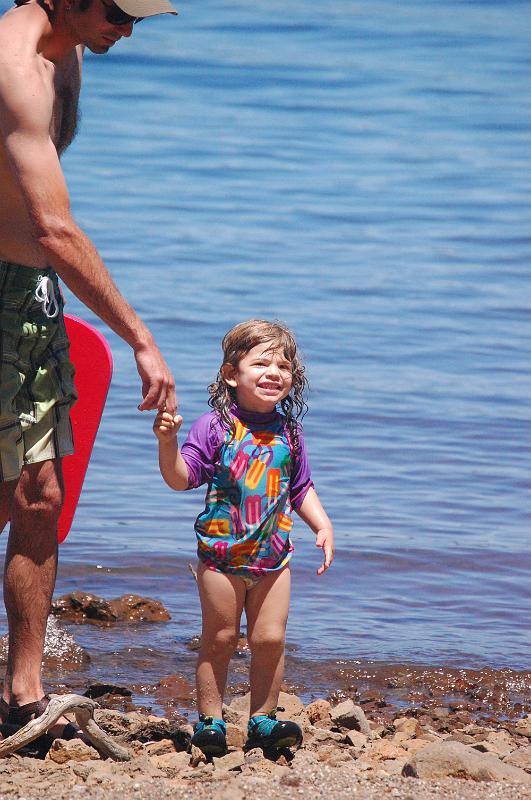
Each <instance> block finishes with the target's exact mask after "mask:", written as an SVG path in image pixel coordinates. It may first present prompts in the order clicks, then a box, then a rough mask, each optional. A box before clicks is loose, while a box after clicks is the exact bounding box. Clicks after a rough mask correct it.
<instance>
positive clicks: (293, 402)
mask: <svg viewBox="0 0 531 800" xmlns="http://www.w3.org/2000/svg"><path fill="white" fill-rule="evenodd" d="M258 344H264V345H267V350H275V351H281V352H282V353H283V355H284V357H285V358H286V359H287V361H289V362H290V364H291V376H292V377H291V380H292V383H291V389H290V391H289V394H288V395H287V396H286V397H285V398H284V399H283V400H281V401H280V407H281V408H282V412H283V414H284V416H285V417H286V426H287V429H288V433H289V437H290V440H291V444H292V447H293V449H294V450H295V451H297V449H298V445H299V428H300V422H298V419H299V417H300V418H301V419H302V417H303V416H304V414H305V413H306V411H307V410H308V406H307V405H306V402H305V400H304V396H303V395H304V392H305V390H306V389H307V388H308V381H307V379H306V375H305V374H304V366H303V364H302V362H301V360H300V357H299V354H298V352H297V342H296V341H295V337H294V335H293V334H292V332H291V331H290V330H289V328H287V327H286V325H284V324H283V323H281V322H276V321H275V322H268V321H267V320H264V319H250V320H248V321H247V322H240V323H239V324H238V325H235V326H234V328H231V330H230V331H229V332H228V333H226V334H225V336H224V337H223V341H222V343H221V347H222V349H223V363H222V365H221V367H220V370H219V372H218V374H217V376H216V379H215V381H214V382H213V383H211V384H210V386H209V387H208V391H209V394H210V397H209V400H208V404H209V405H210V406H211V407H212V408H213V409H214V411H216V413H217V415H218V417H219V418H220V420H221V422H222V423H223V424H224V425H225V426H226V427H227V428H228V430H230V432H231V435H234V433H235V425H234V421H233V418H232V415H231V413H230V408H231V405H232V404H233V403H235V402H236V390H235V389H234V388H233V387H232V386H229V385H228V383H226V382H225V379H224V378H223V375H222V368H223V366H225V364H230V365H231V366H233V367H235V368H237V367H238V364H239V363H240V361H241V360H242V358H245V356H246V355H247V353H248V352H249V351H250V350H252V349H253V347H256V345H258Z"/></svg>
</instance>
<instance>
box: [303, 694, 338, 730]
mask: <svg viewBox="0 0 531 800" xmlns="http://www.w3.org/2000/svg"><path fill="white" fill-rule="evenodd" d="M331 708H332V706H331V704H330V703H329V702H328V700H314V701H313V703H310V704H309V705H307V706H306V713H307V714H308V719H309V720H310V722H311V723H312V725H315V723H316V722H318V721H319V720H328V721H330V711H331Z"/></svg>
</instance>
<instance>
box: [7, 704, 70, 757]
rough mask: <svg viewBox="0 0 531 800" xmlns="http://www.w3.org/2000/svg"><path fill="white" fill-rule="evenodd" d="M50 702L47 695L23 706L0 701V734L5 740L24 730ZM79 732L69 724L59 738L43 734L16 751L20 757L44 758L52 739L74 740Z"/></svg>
mask: <svg viewBox="0 0 531 800" xmlns="http://www.w3.org/2000/svg"><path fill="white" fill-rule="evenodd" d="M49 702H50V698H49V696H48V695H47V694H45V695H44V697H42V698H41V699H40V700H36V701H34V702H33V703H26V704H25V705H23V706H10V705H9V704H8V703H6V701H5V700H4V699H3V698H1V699H0V733H1V734H2V736H3V737H4V739H7V737H8V736H12V735H13V734H14V733H17V731H19V730H20V729H21V728H24V726H25V725H27V724H28V722H31V720H32V719H37V717H40V716H41V714H43V713H44V711H45V709H46V706H47V705H48V703H49ZM79 734H80V731H79V730H78V729H77V728H76V726H75V725H72V723H71V722H67V723H66V725H64V727H63V730H62V732H61V734H60V735H59V736H52V734H51V733H43V734H42V736H39V738H38V739H35V741H33V742H31V743H30V744H28V745H26V746H25V747H21V748H20V750H19V751H18V752H19V753H20V754H21V755H25V756H34V757H36V758H44V756H45V755H46V753H47V752H48V750H49V749H50V747H51V746H52V743H53V741H54V739H67V740H70V739H76V738H78V737H79Z"/></svg>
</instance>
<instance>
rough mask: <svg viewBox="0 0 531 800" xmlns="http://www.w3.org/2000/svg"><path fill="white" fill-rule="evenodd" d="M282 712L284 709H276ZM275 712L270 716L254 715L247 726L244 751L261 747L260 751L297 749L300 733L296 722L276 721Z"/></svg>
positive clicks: (300, 738)
mask: <svg viewBox="0 0 531 800" xmlns="http://www.w3.org/2000/svg"><path fill="white" fill-rule="evenodd" d="M278 710H280V711H283V710H284V709H278ZM276 713H277V712H276V710H275V711H272V712H271V713H270V714H255V715H254V716H253V717H251V719H250V720H249V724H248V726H247V734H248V736H247V741H246V743H245V746H244V750H246V751H247V750H252V749H253V747H261V748H262V750H266V751H267V750H282V749H284V748H285V747H288V748H290V747H296V748H299V747H300V746H301V744H302V731H301V729H300V728H299V726H298V725H297V723H296V722H292V721H291V720H289V719H287V720H284V719H283V720H280V719H279V720H277V718H276Z"/></svg>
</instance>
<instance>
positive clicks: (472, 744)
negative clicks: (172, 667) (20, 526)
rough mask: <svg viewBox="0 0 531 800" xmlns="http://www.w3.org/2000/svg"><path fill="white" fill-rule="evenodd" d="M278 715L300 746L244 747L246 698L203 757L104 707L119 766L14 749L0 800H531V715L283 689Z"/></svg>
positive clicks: (65, 749) (0, 782)
mask: <svg viewBox="0 0 531 800" xmlns="http://www.w3.org/2000/svg"><path fill="white" fill-rule="evenodd" d="M279 702H280V704H281V705H282V706H283V708H284V709H285V711H284V712H282V713H279V714H278V716H279V718H286V719H287V718H289V719H293V720H294V721H296V722H297V723H298V724H299V725H300V727H301V728H302V730H303V732H304V741H303V744H302V746H301V748H300V749H299V750H297V751H296V752H291V751H288V750H283V751H281V752H277V753H273V754H272V753H269V754H264V753H262V751H261V750H258V749H256V750H251V751H249V752H245V751H244V748H243V745H244V743H245V739H246V721H247V716H248V711H249V695H239V696H238V697H235V698H234V700H233V701H232V703H231V704H230V705H229V706H225V707H224V718H225V721H226V724H227V741H228V745H229V751H228V753H227V755H225V756H223V757H221V758H214V759H212V760H209V759H207V758H206V757H205V756H204V755H203V754H202V753H201V751H199V750H197V748H191V750H190V748H189V746H188V742H189V736H190V734H191V732H192V729H191V726H190V725H186V724H182V723H179V724H177V723H176V722H175V721H174V722H172V721H171V720H169V719H165V718H162V717H160V716H153V715H149V714H145V713H139V712H138V711H134V712H129V713H127V714H124V713H121V712H118V711H115V710H110V709H106V708H101V709H99V710H96V711H95V712H94V717H95V720H96V722H97V724H98V725H99V726H100V727H101V728H102V729H103V730H104V731H106V732H107V733H108V734H109V735H110V736H111V737H112V738H113V739H114V741H115V742H117V743H118V742H119V743H120V744H122V746H124V747H125V748H126V749H127V751H128V755H129V760H127V761H119V762H117V761H111V760H109V759H102V758H101V757H100V756H99V754H98V752H97V751H96V750H95V749H94V748H93V747H91V746H89V745H88V744H85V743H83V742H81V741H80V740H73V741H70V742H63V741H60V740H56V741H55V742H54V744H53V745H52V747H51V748H50V750H49V752H48V753H47V755H46V756H45V757H44V759H37V758H30V757H27V756H25V757H22V756H20V755H18V754H13V755H10V756H7V757H4V758H0V798H1V799H2V800H3V798H8V797H9V798H12V797H17V798H25V800H33V798H40V797H42V796H43V795H45V794H47V793H50V792H53V796H54V798H56V800H67V798H68V800H71V798H73V797H82V798H87V800H100V798H104V797H105V798H110V800H114V798H123V797H125V796H131V795H132V796H133V797H134V798H138V800H165V798H170V797H171V798H175V800H189V799H190V800H191V798H192V797H193V798H200V800H202V799H203V798H205V799H206V798H210V797H212V795H213V794H214V793H216V794H218V793H219V794H220V797H221V798H222V800H246V798H250V797H251V796H252V797H253V798H257V799H258V798H264V800H265V798H269V797H271V795H273V796H275V797H279V798H282V800H294V799H295V798H300V797H301V796H305V797H306V796H313V797H316V798H321V797H322V798H325V797H326V799H327V800H347V799H349V800H351V798H352V797H359V798H360V800H376V798H381V797H382V796H383V797H385V796H389V797H392V798H397V799H398V800H433V798H438V797H442V796H445V797H447V798H448V800H530V799H531V715H529V714H528V715H526V716H525V717H521V718H519V719H518V720H516V721H512V722H503V723H501V722H498V723H496V724H494V723H492V724H490V725H489V724H478V723H470V722H467V721H466V716H463V713H464V712H462V711H461V712H459V711H457V710H455V711H453V712H452V711H450V710H449V709H447V708H434V709H432V710H431V711H430V712H422V713H421V711H420V710H419V711H418V712H417V713H415V714H413V713H410V714H407V715H402V714H400V713H398V714H395V715H394V716H392V717H390V718H389V720H388V721H387V722H386V723H385V724H383V723H380V722H378V720H377V715H375V713H374V712H372V713H371V712H369V713H367V715H366V714H365V711H364V709H363V708H362V707H361V706H359V705H356V704H355V703H354V702H353V701H352V700H346V701H342V702H340V703H338V704H335V705H333V704H330V702H328V701H327V700H324V699H317V700H315V701H313V702H312V703H309V704H307V705H304V704H303V703H302V702H301V700H300V699H299V698H298V697H297V696H296V695H293V694H287V693H281V697H280V700H279Z"/></svg>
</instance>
